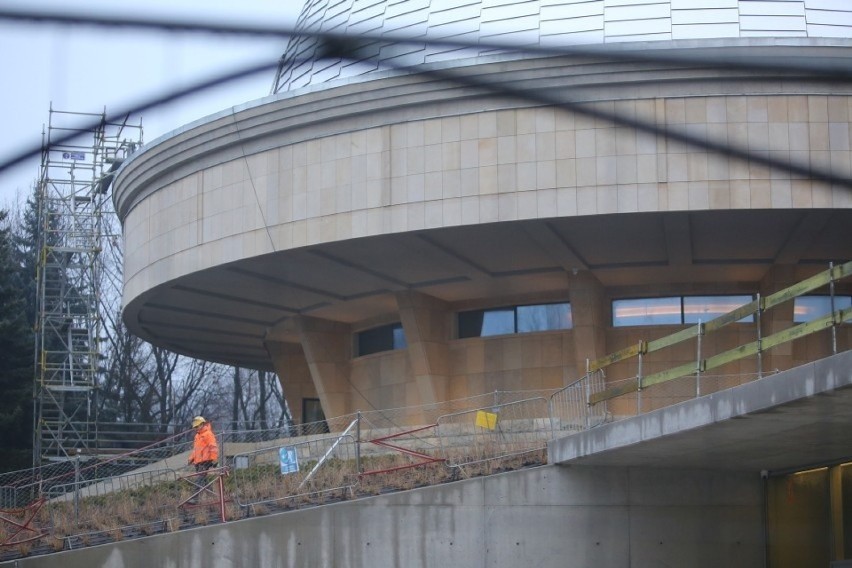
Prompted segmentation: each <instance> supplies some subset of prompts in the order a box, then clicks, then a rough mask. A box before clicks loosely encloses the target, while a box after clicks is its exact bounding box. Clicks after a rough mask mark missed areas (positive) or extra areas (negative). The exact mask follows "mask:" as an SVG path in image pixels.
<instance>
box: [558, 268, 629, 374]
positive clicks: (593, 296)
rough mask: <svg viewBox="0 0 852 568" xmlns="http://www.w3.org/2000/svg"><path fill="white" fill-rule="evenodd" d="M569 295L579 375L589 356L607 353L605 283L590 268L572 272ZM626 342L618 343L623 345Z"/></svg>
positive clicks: (569, 278)
mask: <svg viewBox="0 0 852 568" xmlns="http://www.w3.org/2000/svg"><path fill="white" fill-rule="evenodd" d="M568 298H569V300H570V301H571V317H572V319H573V322H574V323H573V327H574V333H573V336H574V358H575V361H576V366H577V367H576V371H577V375H576V376H582V375H583V374H585V372H586V359H597V358H598V357H603V356H604V355H606V354H607V349H606V347H607V346H606V328H607V319H606V313H607V311H606V306H605V305H604V302H605V298H606V296H605V294H604V288H603V285H601V283H600V282H599V281H598V279H597V278H595V276H594V275H593V274H592V273H591V272H590V271H588V270H581V271H578V272H577V273H575V274H574V273H572V274H570V275H569V276H568ZM620 347H623V346H616V348H620Z"/></svg>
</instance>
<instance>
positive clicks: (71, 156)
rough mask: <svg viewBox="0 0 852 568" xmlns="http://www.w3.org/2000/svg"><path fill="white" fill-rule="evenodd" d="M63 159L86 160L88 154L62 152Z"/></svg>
mask: <svg viewBox="0 0 852 568" xmlns="http://www.w3.org/2000/svg"><path fill="white" fill-rule="evenodd" d="M62 159H63V160H85V159H86V154H84V153H83V152H62Z"/></svg>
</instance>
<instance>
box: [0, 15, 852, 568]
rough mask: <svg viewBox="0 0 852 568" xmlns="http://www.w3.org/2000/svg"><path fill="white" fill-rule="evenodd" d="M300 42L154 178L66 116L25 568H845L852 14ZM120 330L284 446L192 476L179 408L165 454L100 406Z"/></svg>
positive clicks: (851, 515)
mask: <svg viewBox="0 0 852 568" xmlns="http://www.w3.org/2000/svg"><path fill="white" fill-rule="evenodd" d="M578 10H579V11H578ZM122 24H133V25H138V24H140V22H138V21H137V22H135V23H134V22H122ZM143 24H144V25H148V26H161V27H169V26H170V25H171V24H170V23H167V22H166V23H163V22H155V21H149V22H143ZM161 24H162V25H161ZM187 25H188V26H189V25H192V24H189V23H187ZM169 29H170V28H169ZM298 29H299V30H301V31H302V32H304V33H303V35H298V36H295V35H294V36H290V38H289V40H288V44H287V47H286V49H285V50H284V53H283V56H282V57H281V58H280V60H278V61H277V71H276V75H275V79H274V81H273V88H272V92H271V93H270V94H269V96H266V97H264V98H260V99H257V100H253V101H248V102H246V103H244V104H241V105H238V106H234V107H232V108H228V109H223V110H221V111H219V112H217V113H214V114H212V115H209V116H207V117H205V118H203V119H200V120H197V121H195V122H192V123H191V124H188V125H184V126H179V125H177V126H176V130H174V131H173V132H170V133H168V134H166V135H164V136H162V137H160V138H157V139H156V140H154V141H153V142H147V143H145V144H142V142H143V140H142V125H141V123H140V124H130V123H129V121H126V120H113V119H111V118H110V117H109V116H108V115H107V113H106V112H104V113H102V114H82V113H73V112H64V111H57V110H54V109H51V111H50V119H49V123H48V125H47V127H46V129H45V133H44V141H43V145H42V148H43V150H42V165H41V175H40V181H39V184H38V192H37V195H38V201H39V227H40V242H39V246H38V249H39V261H38V298H37V305H38V309H37V313H38V321H37V325H36V342H37V348H36V351H37V358H36V361H35V369H36V373H35V378H34V390H33V396H34V415H35V420H34V424H33V430H34V439H33V448H34V454H33V468H31V469H28V470H26V471H19V472H11V473H4V474H0V565H3V566H10V567H12V566H14V567H16V568H27V567H41V568H45V567H47V568H50V567H52V566H60V565H61V566H62V567H63V568H76V567H77V566H80V567H83V566H103V567H107V568H131V567H136V566H151V565H161V566H175V567H179V568H195V567H199V568H201V567H208V566H215V567H217V568H219V567H221V568H236V567H241V566H250V565H251V566H253V565H257V566H276V567H291V566H292V567H295V566H340V567H361V566H407V567H408V566H422V567H428V566H437V565H447V566H477V567H482V568H485V567H510V566H512V567H514V566H519V565H530V566H548V567H549V566H553V567H557V566H558V567H563V566H571V567H578V568H585V567H586V566H600V567H606V568H621V567H627V566H642V567H644V566H663V565H665V566H696V567H705V566H706V567H708V568H709V567H711V566H713V567H715V566H730V567H743V568H745V567H752V566H765V567H771V568H801V567H806V568H810V567H814V568H817V567H819V568H824V567H826V566H829V567H832V568H842V567H844V566H852V444H850V442H849V435H848V433H849V431H850V429H852V404H850V402H852V351H850V348H852V89H850V86H849V85H850V78H852V64H850V62H852V8H850V7H848V6H846V5H845V4H844V3H841V2H832V1H830V0H829V1H826V0H796V1H794V2H790V1H781V0H778V1H775V0H766V1H761V2H749V1H746V0H730V1H729V0H712V1H710V2H704V3H685V2H682V1H677V0H654V1H653V2H633V1H630V0H625V1H612V2H611V1H609V0H607V1H602V2H597V1H595V2H554V1H550V0H531V1H524V2H490V1H485V0H483V1H482V2H478V1H472V2H466V3H464V4H463V5H459V6H451V7H450V6H448V5H445V3H440V2H390V1H383V0H364V1H361V0H351V1H344V2H332V1H330V0H311V1H310V2H307V3H306V4H305V7H304V8H303V11H302V14H301V16H300V19H299V23H298ZM219 31H222V30H219ZM237 31H239V32H245V31H246V30H245V29H242V30H237ZM261 31H263V30H261ZM266 31H267V32H270V33H274V32H275V31H276V30H274V29H272V30H266ZM278 31H280V30H278ZM255 32H258V30H255ZM403 32H404V33H405V34H410V37H408V36H402V37H401V36H400V35H399V34H400V33H403ZM258 33H260V32H258ZM81 140H85V142H81ZM114 221H116V222H117V223H118V224H120V232H121V234H120V243H121V245H122V251H123V255H122V256H121V261H120V263H119V264H120V266H121V268H120V269H119V270H118V271H115V270H113V272H112V273H111V274H112V275H113V276H112V277H111V278H112V280H113V281H114V282H117V283H118V286H116V290H118V291H117V292H115V293H114V294H112V293H111V296H110V297H111V298H113V300H114V303H115V306H116V309H115V310H114V312H115V313H117V314H119V315H118V316H117V317H115V319H113V320H111V321H109V322H107V321H106V320H105V319H104V311H103V309H102V305H103V297H104V295H105V293H106V288H105V287H104V285H103V284H102V283H103V281H104V280H103V277H104V275H105V273H107V272H109V271H108V270H107V269H106V267H105V265H104V262H105V251H107V250H109V247H111V246H113V243H114V241H116V240H119V235H118V232H117V230H114V229H112V227H115V226H117V225H116V224H114V223H113V222H114ZM119 327H121V328H122V329H123V331H124V332H125V334H126V337H129V338H132V339H133V341H138V342H139V343H140V344H142V343H143V342H145V345H148V346H151V347H150V349H152V350H154V349H158V350H161V351H160V352H161V353H167V352H168V353H172V354H174V356H175V357H177V356H180V357H187V358H191V359H192V360H194V361H201V362H204V364H205V365H220V366H222V367H223V368H227V369H233V375H227V376H228V377H229V378H230V377H231V376H232V377H233V384H234V385H235V387H234V388H235V389H236V388H237V385H239V384H240V369H244V370H250V371H251V372H252V373H257V374H256V375H251V376H252V377H257V380H255V379H254V378H252V379H251V380H249V381H247V382H244V383H243V384H254V383H257V384H258V385H266V386H269V385H274V386H275V387H276V389H278V390H277V392H279V393H281V398H280V405H279V406H280V407H281V413H280V416H281V419H280V420H278V421H277V422H276V423H275V424H274V425H272V424H270V421H266V420H259V421H256V422H254V423H253V425H252V426H251V427H245V426H244V425H242V426H241V424H239V423H238V421H237V420H236V417H237V415H238V410H239V404H237V403H236V402H235V403H234V404H233V416H234V421H233V423H227V421H226V420H217V419H216V418H214V419H213V420H212V421H211V422H212V424H211V427H210V429H209V430H207V431H208V432H215V437H216V439H217V440H218V446H217V456H216V458H215V459H210V460H204V461H202V464H206V466H205V467H208V466H209V467H210V469H203V468H200V469H199V468H197V467H195V466H197V465H199V462H198V461H196V459H197V454H196V447H195V445H194V442H193V430H190V429H189V424H190V421H191V422H192V423H193V424H195V425H197V426H198V427H199V428H206V427H205V426H204V424H205V423H207V421H208V419H210V418H211V416H209V415H207V416H206V418H205V416H203V415H202V414H207V411H206V409H205V410H203V411H202V410H201V408H202V405H196V407H197V408H199V410H198V411H193V412H191V413H189V414H187V412H184V414H182V415H179V414H178V413H175V412H171V410H172V404H173V402H175V400H176V399H178V398H180V397H179V396H177V395H175V394H174V392H173V391H174V390H175V389H174V388H172V387H173V386H174V384H173V385H172V386H170V387H169V388H161V389H160V391H158V392H157V396H158V397H160V398H158V399H157V403H156V404H154V406H156V407H158V408H159V407H163V408H165V407H167V406H168V407H169V410H170V413H163V414H160V415H157V416H158V417H159V418H160V420H159V422H157V421H155V420H152V422H151V423H147V420H143V419H142V418H141V416H142V414H139V413H137V414H121V413H120V412H117V411H115V410H116V409H120V407H121V404H122V403H123V402H128V404H129V403H130V400H129V399H130V397H129V396H128V397H126V396H124V393H125V391H122V390H121V389H120V388H118V389H112V390H111V392H113V393H118V394H117V395H115V396H114V398H113V399H111V401H110V404H107V405H105V404H102V403H103V402H104V398H105V397H106V395H107V390H108V389H106V388H104V387H105V385H106V384H108V382H109V381H110V380H112V378H113V377H114V373H113V372H112V371H111V370H110V369H107V367H106V364H105V362H104V358H103V355H104V353H105V351H106V350H105V349H104V346H103V344H102V342H103V340H104V338H105V337H108V336H109V332H110V331H112V330H113V329H118V328H119ZM146 348H147V347H146ZM163 366H168V365H159V364H158V365H157V366H153V367H151V368H150V369H153V371H154V372H156V371H157V370H158V368H159V367H163ZM203 369H204V372H199V373H197V374H196V376H195V378H194V379H193V382H191V386H192V388H191V389H189V390H202V389H203V388H204V387H205V385H207V384H208V383H209V382H210V381H209V380H208V379H209V373H210V367H203ZM147 371H148V369H146V372H139V373H137V376H138V377H141V379H142V381H143V383H145V384H148V385H154V384H155V383H156V382H157V381H156V380H155V378H153V375H152V376H149V375H148V374H147ZM247 372H248V371H247ZM267 378H271V379H270V381H267V382H263V381H266V379H267ZM146 381H147V382H146ZM187 384H190V383H187ZM258 388H260V387H259V386H258ZM263 388H266V387H263ZM270 388H271V387H270ZM285 394H286V397H285V396H284V395H285ZM111 396H112V395H111ZM190 406H191V405H190ZM104 409H108V410H110V413H108V415H107V414H105V413H104ZM152 415H153V414H152ZM128 416H130V418H127V417H128ZM145 416H148V415H145ZM119 417H122V418H121V419H119ZM166 417H168V418H166ZM177 417H179V418H177ZM193 417H194V418H193Z"/></svg>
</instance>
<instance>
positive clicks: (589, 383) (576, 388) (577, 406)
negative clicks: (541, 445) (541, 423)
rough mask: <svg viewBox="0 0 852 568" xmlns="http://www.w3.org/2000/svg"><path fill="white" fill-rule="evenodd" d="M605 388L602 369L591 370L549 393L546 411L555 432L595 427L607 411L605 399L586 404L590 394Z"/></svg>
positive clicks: (579, 430) (606, 416) (576, 430)
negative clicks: (597, 402)
mask: <svg viewBox="0 0 852 568" xmlns="http://www.w3.org/2000/svg"><path fill="white" fill-rule="evenodd" d="M605 388H606V384H605V382H604V375H603V370H598V371H594V372H591V373H589V374H587V375H586V376H584V377H583V378H581V379H579V380H577V381H575V382H573V383H571V384H570V385H568V386H567V387H565V388H563V389H560V390H558V391H556V392H555V393H553V395H551V396H550V400H549V413H550V420H551V428H552V429H553V433H554V435H557V434H558V433H560V432H567V433H574V432H582V431H583V430H587V429H589V428H594V427H595V426H599V425H600V424H603V423H604V422H606V421H607V420H608V419H609V417H610V415H609V413H608V412H607V406H606V402H602V403H599V404H595V405H590V404H589V396H590V395H592V394H594V393H598V392H601V391H603V390H604V389H605Z"/></svg>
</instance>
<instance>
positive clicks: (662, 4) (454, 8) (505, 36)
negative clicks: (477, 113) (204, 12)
mask: <svg viewBox="0 0 852 568" xmlns="http://www.w3.org/2000/svg"><path fill="white" fill-rule="evenodd" d="M298 27H299V29H302V30H310V31H315V32H325V33H335V34H346V35H351V36H355V37H357V36H365V35H369V36H390V37H394V38H400V37H404V38H406V39H411V40H415V41H417V42H419V43H405V44H400V43H394V42H391V41H388V42H384V41H375V42H372V43H370V44H369V45H367V46H366V47H365V48H364V49H361V50H359V52H358V54H357V55H356V56H354V57H353V58H352V59H341V58H321V57H318V56H317V55H318V53H321V51H319V50H321V49H322V46H321V42H320V41H319V40H318V39H317V38H316V37H309V36H299V37H293V38H292V39H291V40H290V42H289V44H288V46H287V49H286V51H285V53H284V55H283V56H282V59H281V64H280V66H279V69H278V73H277V75H276V77H275V83H274V85H273V89H272V91H273V92H274V93H278V92H283V91H289V90H294V89H297V88H301V87H306V86H309V85H314V84H319V83H325V82H327V81H332V80H335V79H341V78H346V77H353V76H358V75H363V74H365V73H370V72H373V71H377V70H380V69H382V68H383V67H385V66H386V65H388V64H393V65H395V66H400V65H402V66H411V65H419V64H424V63H431V62H437V61H446V60H455V59H468V58H471V57H477V56H480V55H486V54H494V53H495V51H494V49H493V47H483V48H479V47H459V46H451V45H447V44H440V45H434V44H433V45H430V44H429V43H428V42H429V40H443V41H459V42H465V43H476V42H483V43H487V44H489V45H490V46H493V44H500V45H502V44H506V45H510V46H537V47H558V46H565V45H577V44H605V43H614V42H630V41H673V40H690V39H703V40H707V39H723V38H747V37H766V36H769V37H844V38H849V37H852V6H850V4H849V2H847V1H846V0H803V1H795V2H791V1H789V0H763V1H761V2H754V1H748V0H308V1H307V2H306V4H305V7H304V8H303V10H302V14H301V16H300V18H299V23H298Z"/></svg>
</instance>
